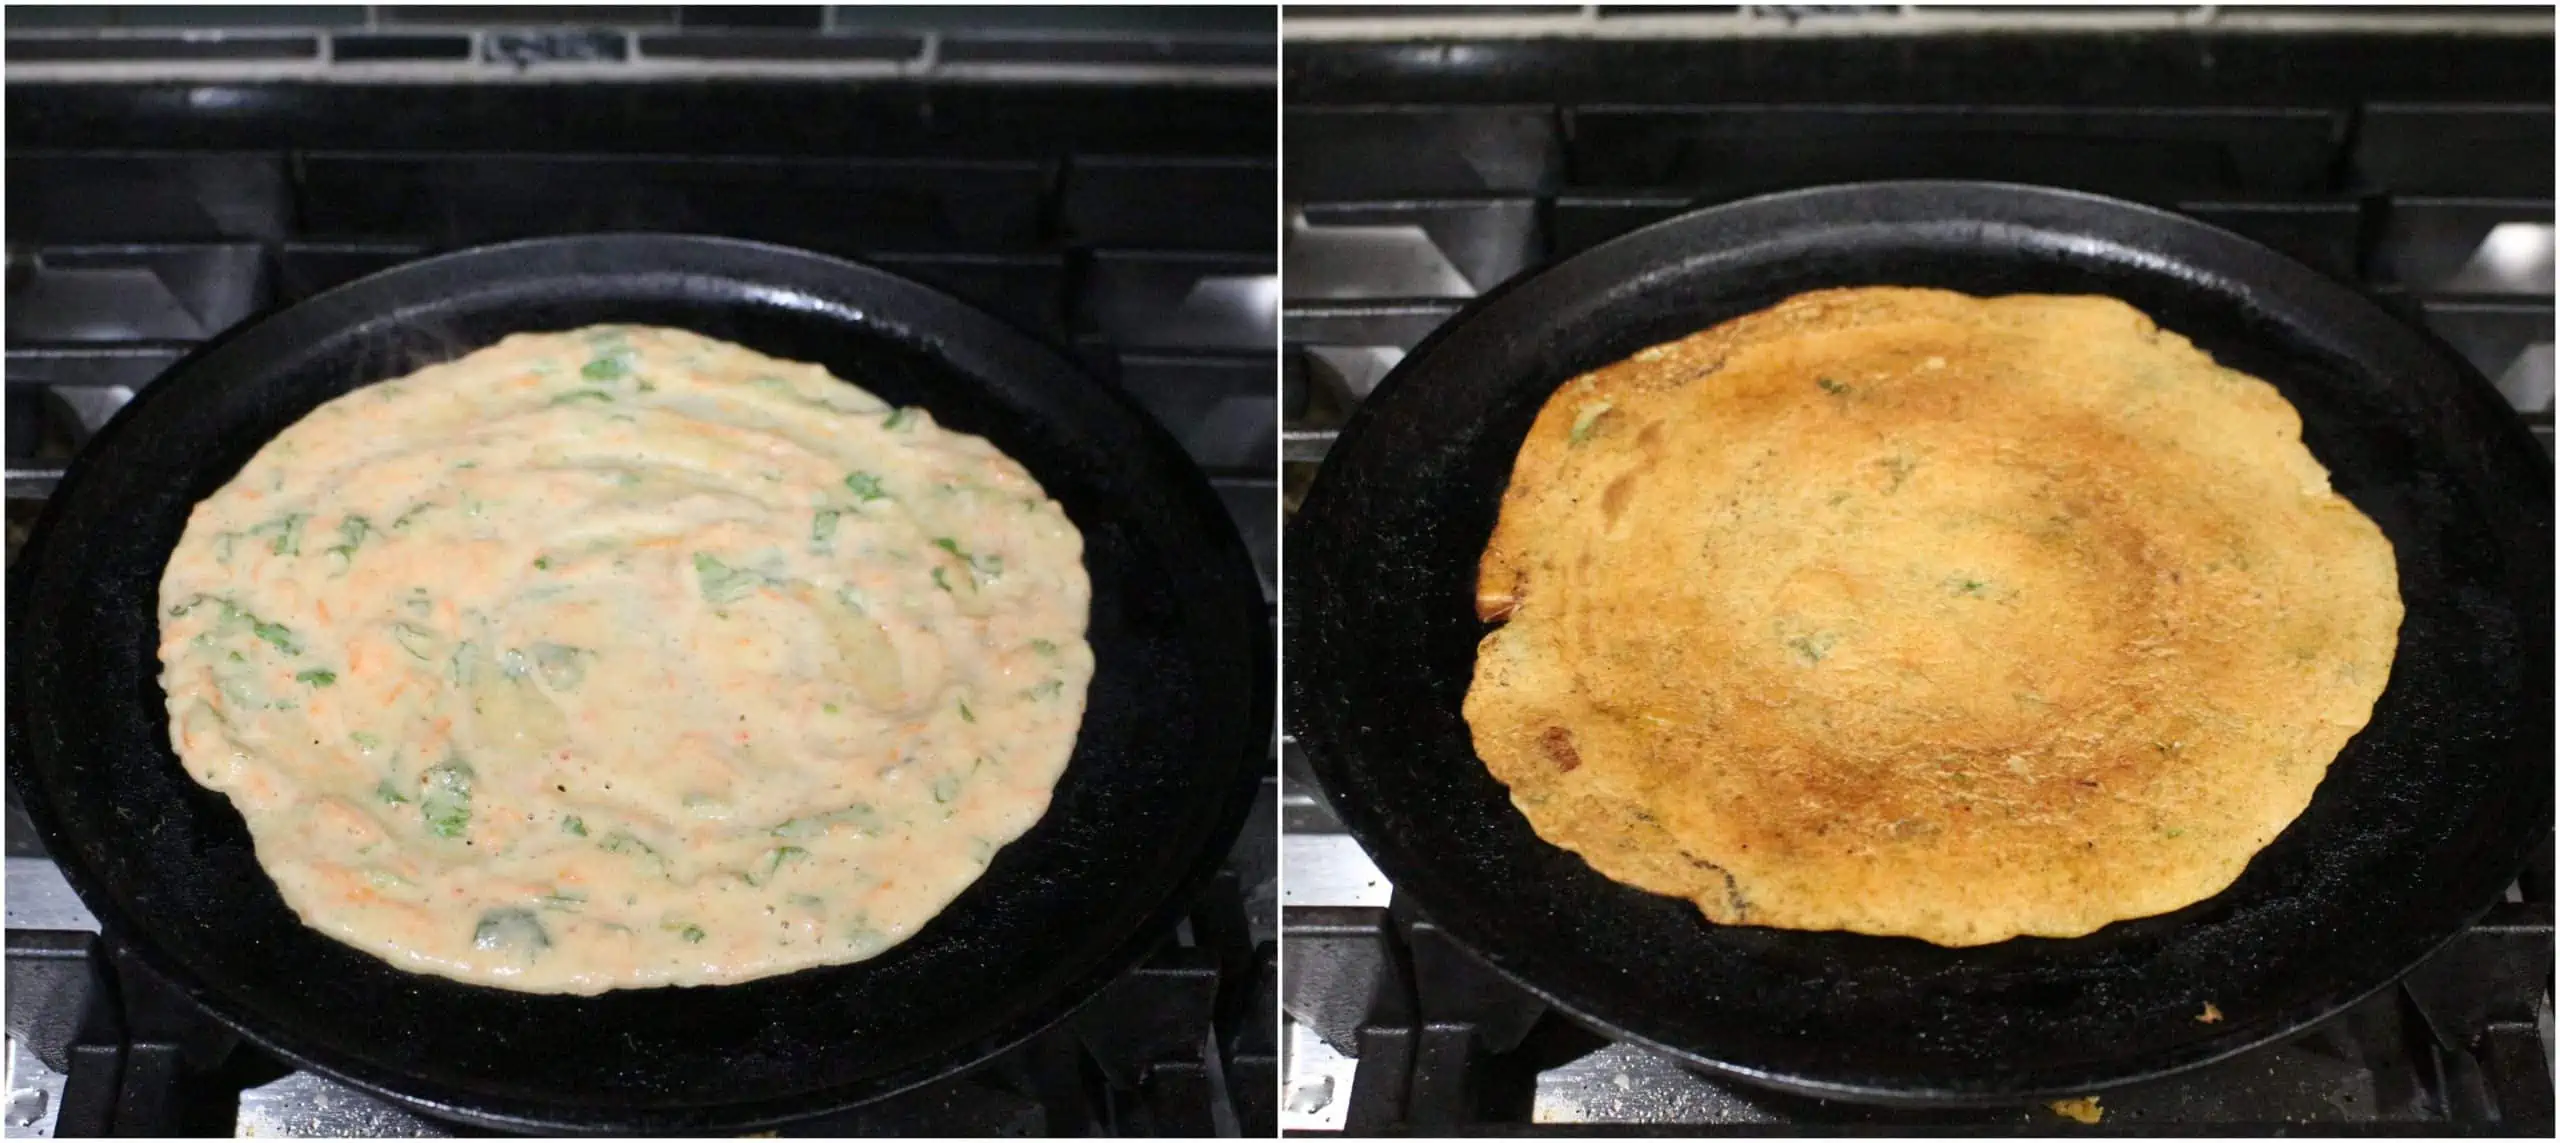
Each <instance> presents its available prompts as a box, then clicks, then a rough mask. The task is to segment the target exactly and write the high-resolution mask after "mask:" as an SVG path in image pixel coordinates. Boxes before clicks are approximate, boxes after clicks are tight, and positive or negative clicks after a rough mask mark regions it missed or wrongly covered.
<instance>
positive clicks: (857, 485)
mask: <svg viewBox="0 0 2560 1143" xmlns="http://www.w3.org/2000/svg"><path fill="white" fill-rule="evenodd" d="M844 486H845V487H846V488H850V489H852V490H853V494H854V496H856V497H858V498H860V499H861V501H862V502H863V503H865V504H868V503H870V502H872V501H874V500H886V499H888V498H889V492H888V490H887V489H885V488H882V487H881V486H880V478H879V477H877V476H873V475H872V474H870V473H868V472H857V473H854V474H852V475H850V476H847V477H845V478H844Z"/></svg>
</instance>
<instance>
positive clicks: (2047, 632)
mask: <svg viewBox="0 0 2560 1143" xmlns="http://www.w3.org/2000/svg"><path fill="white" fill-rule="evenodd" d="M1477 605H1478V608H1479V611H1480V613H1481V614H1482V616H1483V617H1484V618H1485V619H1487V620H1506V622H1504V623H1503V624H1502V626H1500V627H1498V628H1496V629H1495V630H1494V631H1493V632H1492V633H1491V634H1489V635H1487V636H1486V637H1485V639H1484V641H1483V643H1482V645H1481V647H1480V648H1479V649H1478V653H1477V658H1476V669H1475V678H1474V683H1473V686H1472V687H1471V688H1470V689H1469V691H1468V693H1467V698H1466V705H1465V714H1466V719H1467V723H1468V725H1469V727H1470V728H1471V730H1472V732H1473V735H1474V740H1475V747H1476V751H1477V753H1478V754H1479V755H1480V756H1481V757H1482V758H1483V760H1484V763H1485V765H1486V766H1487V767H1488V768H1489V769H1490V770H1491V771H1492V773H1493V776H1494V777H1495V778H1497V779H1499V780H1500V781H1502V782H1503V783H1504V784H1505V785H1506V786H1507V787H1509V789H1510V792H1511V798H1512V801H1513V803H1514V804H1515V805H1517V806H1518V807H1519V809H1520V811H1521V813H1522V814H1524V815H1525V816H1526V817H1527V818H1528V821H1529V823H1530V825H1531V826H1532V827H1533V828H1534V829H1536V831H1537V833H1538V835H1539V836H1540V837H1542V838H1545V839H1546V840H1547V841H1549V842H1551V843H1553V844H1555V845H1558V846H1561V847H1563V848H1565V849H1568V850H1571V851H1572V852H1574V853H1577V854H1579V855H1581V856H1582V857H1583V858H1584V859H1585V860H1587V861H1588V862H1590V864H1591V866H1592V867H1593V868H1594V869H1596V870H1598V871H1599V872H1601V873H1602V874H1605V875H1606V876H1608V877H1611V878H1613V879H1615V880H1618V881H1621V882H1624V883H1626V884H1629V885H1633V886H1636V887H1639V888H1642V889H1646V890H1649V891H1652V892H1655V893H1663V894H1669V895H1671V896H1676V897H1684V898H1687V899H1689V900H1692V901H1694V902H1696V903H1697V905H1698V907H1699V908H1700V909H1701V910H1703V911H1704V912H1705V914H1706V916H1707V917H1708V918H1709V919H1710V920H1713V921H1716V922H1720V923H1727V924H1748V925H1763V926H1771V927H1776V928H1786V929H1812V930H1847V931H1851V932H1859V933H1869V934H1877V935H1889V936H1908V937H1917V938H1920V939H1922V940H1926V941H1931V942H1934V943H1937V944H1940V945H1949V946H1964V945H1978V944H1987V943H1991V942H1995V941H2001V940H2006V939H2009V938H2012V937H2017V936H2022V935H2032V936H2043V937H2072V936H2078V935H2081V934H2085V933H2088V932H2091V931H2093V930H2095V929H2097V928H2099V927H2100V926H2103V925H2106V924H2108V923H2110V922H2113V921H2118V920H2123V919H2127V918H2134V917H2146V916H2152V915H2155V914H2159V913H2164V912H2168V911H2170V910H2174V909H2177V908H2180V907H2182V906H2185V905H2189V904H2192V903H2194V902H2196V901H2199V900H2202V899H2204V898H2207V897H2210V896H2212V895H2214V894H2216V893H2218V892H2221V891H2222V890H2223V889H2224V888H2225V887H2227V886H2229V885H2230V884H2231V882H2232V881H2233V880H2234V879H2235V878H2237V877H2238V876H2239V874H2240V872H2241V870H2242V869H2243V868H2244V867H2245V866H2246V865H2247V864H2248V862H2249V860H2250V858H2251V857H2252V856H2254V855H2255V854H2257V853H2258V851H2260V850H2261V849H2263V848H2265V847H2266V845H2267V844H2268V843H2269V842H2270V841H2272V840H2274V838H2275V837H2276V835H2277V834H2279V833H2281V832H2282V831H2283V830H2284V828H2285V827H2286V826H2287V825H2288V824H2289V823H2291V822H2292V821H2293V819H2294V818H2295V817H2296V816H2298V815H2299V814H2300V813H2301V812H2302V809H2303V807H2304V806H2305V805H2307V804H2308V803H2309V802H2310V799H2311V795H2312V791H2313V790H2314V789H2315V788H2316V787H2318V786H2319V784H2320V781H2321V779H2322V777H2323V776H2324V775H2325V774H2326V773H2327V771H2328V768H2329V765H2330V763H2331V762H2332V761H2334V760H2335V759H2336V758H2337V756H2338V753H2339V751H2340V750H2341V749H2342V748H2343V747H2344V746H2345V745H2346V743H2347V741H2348V739H2350V738H2351V737H2353V736H2354V734H2355V733H2356V732H2357V731H2358V730H2359V729H2361V728H2362V727H2363V726H2364V724H2365V721H2366V719H2367V718H2368V717H2370V716H2371V714H2372V710H2373V704H2374V701H2375V699H2376V698H2377V697H2378V696H2379V695H2380V694H2381V693H2382V690H2383V686H2384V684H2385V683H2386V682H2387V681H2388V680H2389V678H2390V674H2391V661H2392V655H2393V652H2394V650H2395V649H2396V646H2397V642H2398V633H2399V627H2400V618H2401V605H2400V595H2399V581H2398V577H2397V574H2396V571H2395V568H2394V564H2393V558H2392V549H2391V545H2390V542H2389V541H2388V540H2386V539H2385V538H2384V537H2383V534H2382V531H2381V529H2379V528H2377V527H2376V526H2375V525H2374V523H2373V522H2372V521H2371V520H2369V519H2367V518H2366V517H2365V516H2364V515H2363V514H2362V513H2361V512H2359V511H2357V509H2356V508H2355V506H2354V505H2352V504H2350V503H2348V502H2347V501H2346V500H2345V499H2344V498H2342V497H2340V496H2338V495H2337V494H2336V493H2335V492H2333V491H2331V490H2330V487H2329V478H2328V472H2327V470H2325V469H2323V468H2322V467H2321V466H2320V464H2319V462H2318V461H2317V460H2315V459H2314V458H2313V457H2312V455H2311V453H2310V451H2309V450H2308V449H2306V448H2305V447H2304V446H2303V444H2302V422H2301V418H2300V416H2299V415H2298V414H2297V413H2296V412H2295V411H2294V409H2293V407H2292V406H2291V405H2290V404H2288V403H2287V402H2286V401H2285V399H2284V398H2283V396H2281V395H2280V394H2278V393H2277V392H2276V390H2275V388H2274V387H2273V386H2271V385H2269V384H2267V383H2266V382H2264V381H2261V380H2258V379H2256V378H2254V377H2250V376H2247V375H2245V374H2242V373H2239V372H2236V371H2233V370H2231V369H2227V368H2224V367H2222V366H2220V365H2218V364H2216V363H2215V362H2214V361H2213V359H2212V358H2211V357H2210V356H2208V355H2207V354H2205V353H2204V352H2202V351H2200V350H2198V349H2197V348H2196V347H2195V346H2194V345H2192V344H2191V343H2189V342H2188V341H2187V340H2186V339H2184V338H2182V337H2179V336H2178V335H2177V334H2175V333H2173V332H2170V331H2168V330H2164V329H2161V328H2159V327H2158V326H2156V325H2154V324H2153V323H2152V322H2151V320H2150V319H2149V318H2147V317H2145V316H2144V315H2143V314H2142V313H2140V312H2139V311H2137V310H2135V309H2134V308H2133V307H2131V306H2128V305H2126V304H2124V303H2123V302H2120V301H2116V300H2114V299H2110V298H2103V297H2043V296H2021V297H2003V298H1975V297H1970V296H1966V295H1963V294H1957V293H1950V292H1946V291H1939V290H1916V289H1886V288H1870V289H1843V290H1826V291H1821V292H1817V293H1809V294H1803V295H1799V296H1797V297H1794V298H1791V299H1789V300H1787V301H1786V302H1783V303H1781V304H1779V305H1778V306H1776V307H1774V308H1772V309H1768V310H1764V311H1761V312H1759V313H1754V314H1750V315H1748V316H1745V317H1741V318H1737V319H1735V320H1733V321H1729V322H1726V323H1724V324H1722V325H1719V326H1716V327H1715V328H1713V329H1709V330H1706V331H1704V332H1702V333H1698V334H1694V335H1692V336H1690V337H1687V338H1683V339H1681V340H1679V341H1675V342H1671V343H1668V344H1665V345H1657V346H1654V347H1652V348H1650V349H1646V350H1644V351H1642V352H1640V353H1637V354H1636V355H1635V356H1634V357H1632V358H1630V359H1628V360H1625V361H1621V362H1619V363H1617V364H1614V365H1610V366H1608V367H1606V368H1602V369H1598V370H1594V371H1592V372H1590V373H1586V374H1583V375H1582V376H1579V377H1575V378H1573V379H1572V380H1570V381H1568V382H1566V383H1565V384H1564V385H1563V387H1562V388H1560V389H1558V390H1557V391H1556V393H1555V395H1554V396H1553V397H1551V398H1550V399H1549V400H1548V401H1547V403H1546V406H1545V408H1544V409H1543V410H1542V411H1541V412H1540V414H1539V416H1538V419H1537V422H1536V424H1535V426H1534V427H1533V428H1532V429H1531V430H1530V432H1529V436H1528V439H1527V441H1526V442H1525V443H1524V444H1523V445H1522V447H1521V449H1520V453H1519V457H1518V460H1517V462H1516V465H1515V467H1514V468H1513V471H1512V475H1511V483H1510V486H1509V489H1508V490H1507V491H1506V493H1505V494H1504V497H1503V501H1502V508H1501V517H1500V520H1499V522H1498V524H1497V525H1496V527H1495V529H1494V533H1493V538H1492V540H1491V542H1490V543H1489V544H1488V546H1487V547H1486V550H1485V554H1484V562H1483V564H1482V567H1481V569H1480V579H1479V585H1478V600H1477Z"/></svg>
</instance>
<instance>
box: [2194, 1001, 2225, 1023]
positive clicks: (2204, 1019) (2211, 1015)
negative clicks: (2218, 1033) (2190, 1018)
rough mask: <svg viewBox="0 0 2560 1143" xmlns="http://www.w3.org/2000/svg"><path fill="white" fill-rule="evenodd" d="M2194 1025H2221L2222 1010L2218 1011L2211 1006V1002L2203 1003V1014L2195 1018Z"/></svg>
mask: <svg viewBox="0 0 2560 1143" xmlns="http://www.w3.org/2000/svg"><path fill="white" fill-rule="evenodd" d="M2196 1023H2198V1024H2219V1023H2222V1009H2219V1008H2216V1007H2214V1006H2213V1001H2210V1000H2207V1001H2205V1002H2204V1014H2203V1015H2201V1016H2198V1017H2196Z"/></svg>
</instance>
